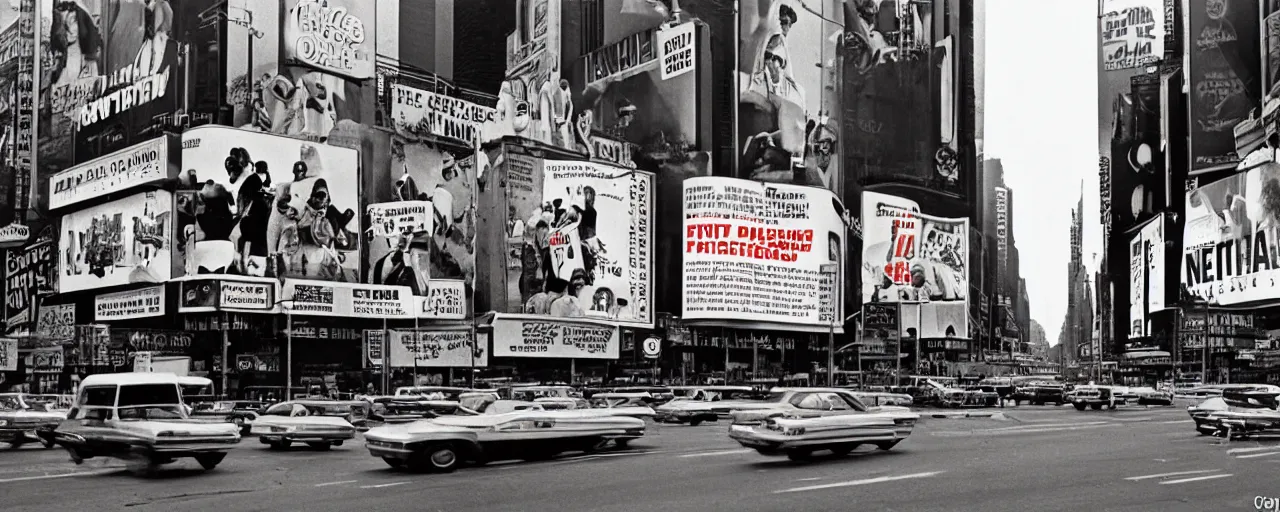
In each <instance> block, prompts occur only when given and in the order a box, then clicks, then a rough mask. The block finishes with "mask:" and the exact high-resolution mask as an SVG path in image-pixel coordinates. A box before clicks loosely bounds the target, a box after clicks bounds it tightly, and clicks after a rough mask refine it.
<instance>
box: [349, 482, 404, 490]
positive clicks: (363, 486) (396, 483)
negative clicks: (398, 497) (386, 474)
mask: <svg viewBox="0 0 1280 512" xmlns="http://www.w3.org/2000/svg"><path fill="white" fill-rule="evenodd" d="M407 483H409V482H394V483H390V484H380V485H362V486H360V488H361V489H381V488H383V487H391V486H395V485H404V484H407Z"/></svg>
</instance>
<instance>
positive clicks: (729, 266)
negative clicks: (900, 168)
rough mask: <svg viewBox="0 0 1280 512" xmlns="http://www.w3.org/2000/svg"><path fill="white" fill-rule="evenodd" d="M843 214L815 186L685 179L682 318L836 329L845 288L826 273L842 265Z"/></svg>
mask: <svg viewBox="0 0 1280 512" xmlns="http://www.w3.org/2000/svg"><path fill="white" fill-rule="evenodd" d="M843 208H844V207H843V206H841V205H840V204H839V200H837V199H836V197H835V195H834V194H832V193H831V191H829V190H824V189H819V188H814V187H800V186H794V185H780V184H771V183H760V182H754V181H747V180H739V179H733V178H718V177H701V178H689V179H687V180H685V181H684V244H683V251H684V274H683V275H684V314H683V315H682V316H683V317H684V318H686V319H734V320H752V321H759V322H777V323H785V324H804V325H813V326H822V328H823V329H824V330H825V329H826V327H827V326H828V325H831V324H832V323H835V320H836V315H835V311H838V310H839V293H835V292H838V290H839V289H840V287H839V284H838V283H839V278H838V276H828V275H823V274H822V271H821V270H822V265H823V264H827V263H834V264H840V263H841V262H843V261H844V247H845V242H846V239H845V236H844V234H845V229H844V222H843V221H842V220H841V210H843ZM833 284H836V286H835V287H834V288H833V286H832V285H833ZM836 329H837V332H839V329H840V328H839V327H836Z"/></svg>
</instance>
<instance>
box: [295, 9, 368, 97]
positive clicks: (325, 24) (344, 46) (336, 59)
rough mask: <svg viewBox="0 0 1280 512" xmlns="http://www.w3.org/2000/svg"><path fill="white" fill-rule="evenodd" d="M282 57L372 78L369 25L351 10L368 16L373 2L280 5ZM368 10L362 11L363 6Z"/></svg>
mask: <svg viewBox="0 0 1280 512" xmlns="http://www.w3.org/2000/svg"><path fill="white" fill-rule="evenodd" d="M290 3H292V4H293V5H292V6H290V7H289V8H288V13H289V14H288V18H287V19H286V21H285V25H284V51H285V58H286V59H289V60H293V61H298V62H301V63H302V64H303V65H306V66H310V67H313V68H318V69H321V70H324V71H328V72H330V73H334V74H337V75H342V76H344V77H348V78H352V79H356V80H364V79H367V78H372V77H373V60H374V39H375V37H374V34H373V30H369V31H367V32H366V31H365V27H366V26H368V27H369V28H373V24H368V25H366V24H365V20H362V19H360V17H358V16H356V15H355V14H354V13H353V12H352V11H359V12H361V13H365V12H368V14H372V11H373V9H372V6H373V2H367V3H366V2H365V0H296V1H294V2H284V3H283V5H282V6H288V5H289V4H290ZM366 5H367V6H368V7H369V8H368V9H365V8H364V7H365V6H366Z"/></svg>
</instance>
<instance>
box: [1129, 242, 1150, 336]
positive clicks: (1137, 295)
mask: <svg viewBox="0 0 1280 512" xmlns="http://www.w3.org/2000/svg"><path fill="white" fill-rule="evenodd" d="M1146 249H1147V248H1146V244H1144V243H1143V240H1142V233H1141V232H1139V233H1138V234H1137V235H1136V236H1134V237H1133V238H1132V239H1131V240H1129V339H1134V338H1141V337H1143V336H1146V335H1147V334H1148V328H1147V323H1146V321H1147V311H1146V309H1147V301H1146V295H1145V293H1146V285H1147V261H1146V260H1147V250H1146Z"/></svg>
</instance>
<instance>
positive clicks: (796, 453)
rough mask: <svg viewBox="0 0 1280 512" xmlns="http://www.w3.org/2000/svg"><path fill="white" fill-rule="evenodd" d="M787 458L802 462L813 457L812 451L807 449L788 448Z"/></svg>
mask: <svg viewBox="0 0 1280 512" xmlns="http://www.w3.org/2000/svg"><path fill="white" fill-rule="evenodd" d="M787 458H788V459H791V460H793V461H796V462H803V461H807V460H809V459H811V458H813V452H811V451H809V450H800V449H797V450H790V451H788V452H787Z"/></svg>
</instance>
